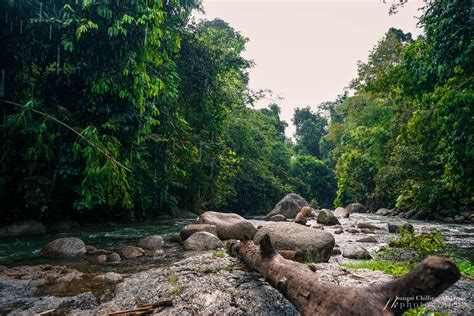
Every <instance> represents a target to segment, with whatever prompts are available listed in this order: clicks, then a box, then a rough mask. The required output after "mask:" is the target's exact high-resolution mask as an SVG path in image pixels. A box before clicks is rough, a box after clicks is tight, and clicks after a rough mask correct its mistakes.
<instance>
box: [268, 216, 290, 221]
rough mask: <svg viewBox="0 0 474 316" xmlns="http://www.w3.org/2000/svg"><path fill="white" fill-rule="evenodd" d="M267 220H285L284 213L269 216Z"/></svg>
mask: <svg viewBox="0 0 474 316" xmlns="http://www.w3.org/2000/svg"><path fill="white" fill-rule="evenodd" d="M268 221H270V222H286V217H285V215H282V214H276V215H273V216H271V217H270V218H269V219H268Z"/></svg>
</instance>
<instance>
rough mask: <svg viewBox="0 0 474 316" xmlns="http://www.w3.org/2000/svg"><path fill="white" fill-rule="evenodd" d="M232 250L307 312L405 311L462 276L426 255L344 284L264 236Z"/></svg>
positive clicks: (233, 243) (230, 246) (446, 263)
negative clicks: (396, 271) (373, 279)
mask: <svg viewBox="0 0 474 316" xmlns="http://www.w3.org/2000/svg"><path fill="white" fill-rule="evenodd" d="M227 248H228V251H229V252H230V253H231V254H238V255H239V256H240V257H242V259H243V260H244V261H245V263H246V264H247V265H248V266H249V267H250V268H252V269H253V270H255V271H257V272H259V273H260V274H262V275H263V277H264V278H265V279H266V280H267V281H268V282H269V283H270V284H271V285H272V286H273V287H275V288H276V289H277V290H278V291H280V292H281V293H282V294H283V295H284V296H285V297H286V298H287V299H288V300H289V301H290V302H291V303H293V305H294V306H295V307H296V308H297V309H298V310H299V311H300V312H301V313H302V314H303V315H401V314H402V313H403V312H404V311H405V310H407V309H411V308H416V307H418V306H420V305H421V304H422V303H425V302H427V301H430V300H432V299H433V298H435V297H436V296H438V295H439V294H441V293H442V292H443V291H444V290H446V289H447V288H448V287H450V286H451V285H452V284H454V283H455V282H456V281H457V280H458V279H459V276H460V274H459V270H458V269H457V267H456V265H454V264H453V263H452V262H451V261H449V260H447V259H445V258H440V257H428V258H427V259H425V260H424V261H423V262H422V263H420V264H419V265H417V266H416V267H415V268H414V269H413V270H412V271H411V272H409V273H407V274H405V275H403V276H401V277H399V278H397V279H394V280H392V281H390V282H387V283H383V284H379V285H370V287H343V286H339V285H336V284H330V283H324V282H320V281H319V280H318V278H317V277H316V275H315V274H314V272H312V271H311V270H310V269H309V268H308V267H307V266H306V265H304V264H301V263H298V262H294V261H290V260H287V259H285V258H283V257H282V256H281V255H279V254H278V253H277V252H276V251H275V249H274V248H273V246H272V244H271V241H270V237H269V236H268V235H264V236H263V237H262V239H261V240H260V246H256V245H255V244H254V243H253V242H251V241H249V240H246V241H237V240H232V241H229V242H228V243H227Z"/></svg>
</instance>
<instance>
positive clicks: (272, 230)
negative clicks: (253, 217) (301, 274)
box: [254, 222, 335, 262]
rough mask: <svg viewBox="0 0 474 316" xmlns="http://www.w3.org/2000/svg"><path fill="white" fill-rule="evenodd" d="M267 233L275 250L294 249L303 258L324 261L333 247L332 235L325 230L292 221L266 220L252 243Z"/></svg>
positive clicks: (329, 255)
mask: <svg viewBox="0 0 474 316" xmlns="http://www.w3.org/2000/svg"><path fill="white" fill-rule="evenodd" d="M265 234H268V235H269V236H270V239H271V241H272V244H273V247H275V249H277V250H295V251H299V252H301V253H302V255H303V257H304V260H311V261H316V262H326V261H328V260H329V258H330V257H331V253H332V249H333V248H334V243H335V241H334V237H333V236H332V235H331V234H330V233H328V232H325V231H321V230H319V229H313V228H309V227H307V226H303V225H299V224H296V223H292V222H267V223H265V224H264V225H263V226H262V227H261V228H260V229H259V230H258V232H257V234H256V235H255V238H254V243H256V244H259V243H260V239H261V238H262V236H263V235H265Z"/></svg>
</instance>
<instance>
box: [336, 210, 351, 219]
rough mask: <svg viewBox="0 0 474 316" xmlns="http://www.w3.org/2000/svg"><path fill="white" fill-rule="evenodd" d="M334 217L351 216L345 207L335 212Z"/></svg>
mask: <svg viewBox="0 0 474 316" xmlns="http://www.w3.org/2000/svg"><path fill="white" fill-rule="evenodd" d="M334 215H336V216H337V217H344V218H348V217H349V216H350V213H349V211H348V210H347V209H346V208H345V207H338V208H336V209H335V210H334Z"/></svg>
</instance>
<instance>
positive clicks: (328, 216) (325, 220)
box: [316, 209, 341, 226]
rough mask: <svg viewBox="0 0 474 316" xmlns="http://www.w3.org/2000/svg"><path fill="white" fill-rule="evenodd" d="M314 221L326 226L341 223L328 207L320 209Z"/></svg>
mask: <svg viewBox="0 0 474 316" xmlns="http://www.w3.org/2000/svg"><path fill="white" fill-rule="evenodd" d="M316 221H317V222H318V223H319V224H323V225H328V226H332V225H339V224H341V223H339V220H338V219H337V218H336V216H334V214H333V213H332V212H331V211H330V210H328V209H323V210H321V211H320V212H319V214H318V218H317V219H316Z"/></svg>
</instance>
